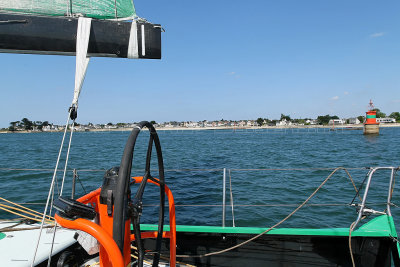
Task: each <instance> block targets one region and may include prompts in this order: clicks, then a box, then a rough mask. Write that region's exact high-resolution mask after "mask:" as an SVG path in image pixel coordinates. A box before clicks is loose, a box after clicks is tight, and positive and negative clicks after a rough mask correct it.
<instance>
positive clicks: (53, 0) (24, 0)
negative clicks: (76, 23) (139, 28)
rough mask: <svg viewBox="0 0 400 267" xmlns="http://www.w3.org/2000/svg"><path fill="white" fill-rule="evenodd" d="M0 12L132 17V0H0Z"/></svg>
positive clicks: (133, 13) (107, 17)
mask: <svg viewBox="0 0 400 267" xmlns="http://www.w3.org/2000/svg"><path fill="white" fill-rule="evenodd" d="M0 12H7V13H10V12H11V13H15V12H16V13H24V14H38V15H50V16H65V15H70V14H82V15H84V16H86V17H90V18H96V19H115V18H116V16H115V14H117V18H132V17H134V16H135V15H136V13H135V7H134V5H133V1H132V0H0Z"/></svg>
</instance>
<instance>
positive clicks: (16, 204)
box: [0, 197, 53, 219]
mask: <svg viewBox="0 0 400 267" xmlns="http://www.w3.org/2000/svg"><path fill="white" fill-rule="evenodd" d="M0 200H2V201H5V202H7V203H10V204H13V205H15V206H17V207H20V208H22V209H25V210H28V211H30V212H34V213H36V214H39V215H42V213H40V212H38V211H36V210H32V209H29V208H27V207H24V206H22V204H25V203H19V204H18V203H15V202H12V201H10V200H7V199H5V198H2V197H0ZM41 204H44V203H41ZM50 218H52V219H53V217H50Z"/></svg>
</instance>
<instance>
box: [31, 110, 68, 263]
mask: <svg viewBox="0 0 400 267" xmlns="http://www.w3.org/2000/svg"><path fill="white" fill-rule="evenodd" d="M70 114H71V112H69V113H68V119H67V123H66V124H65V130H64V135H63V138H62V141H61V146H60V150H59V151H58V157H57V162H56V167H55V168H54V173H53V178H52V180H51V184H50V190H49V194H48V196H47V201H46V206H45V208H44V212H43V217H42V222H41V224H40V231H39V236H38V239H37V242H36V247H35V252H34V254H33V259H32V263H31V267H33V264H34V262H35V258H36V254H37V250H38V248H39V243H40V237H41V235H42V230H43V225H44V220H45V218H46V213H47V209H48V207H49V202H50V198H51V196H52V194H54V182H55V179H56V175H57V170H58V164H59V163H60V158H61V153H62V150H63V146H64V140H65V136H66V134H67V128H68V127H67V126H68V124H69V117H70Z"/></svg>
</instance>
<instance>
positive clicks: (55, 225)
mask: <svg viewBox="0 0 400 267" xmlns="http://www.w3.org/2000/svg"><path fill="white" fill-rule="evenodd" d="M74 127H75V119H74V120H73V121H72V123H71V132H70V134H69V142H68V149H67V155H66V157H65V165H64V173H63V178H62V182H61V190H60V193H59V196H62V193H63V189H64V183H65V175H66V173H67V166H68V159H69V154H70V150H71V143H72V135H73V133H74ZM53 190H54V189H53ZM53 203H54V192H53V196H52V198H51V206H50V214H51V208H52V207H53ZM56 231H57V222H55V224H54V231H53V237H52V242H51V248H50V252H49V258H48V261H47V267H50V263H51V255H52V254H53V248H54V240H55V238H56Z"/></svg>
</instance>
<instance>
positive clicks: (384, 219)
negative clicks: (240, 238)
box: [140, 215, 397, 237]
mask: <svg viewBox="0 0 400 267" xmlns="http://www.w3.org/2000/svg"><path fill="white" fill-rule="evenodd" d="M140 228H141V230H142V231H157V225H150V224H142V225H141V227H140ZM267 229H268V228H258V227H220V226H189V225H177V226H176V230H177V232H195V233H233V234H260V233H262V232H264V231H265V230H267ZM164 231H169V225H165V226H164ZM267 234H269V235H313V236H349V228H323V229H303V228H277V229H272V230H271V231H270V232H268V233H267ZM351 235H352V236H373V237H388V236H394V237H396V236H397V234H396V231H395V228H394V224H393V218H392V217H390V216H387V215H381V216H379V217H376V218H374V219H372V220H371V221H369V222H368V223H366V224H364V225H362V226H361V227H359V228H358V229H356V230H354V231H353V232H352V234H351Z"/></svg>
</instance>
